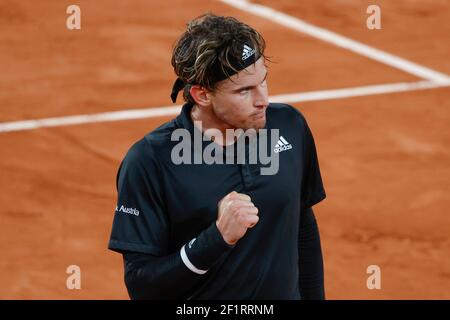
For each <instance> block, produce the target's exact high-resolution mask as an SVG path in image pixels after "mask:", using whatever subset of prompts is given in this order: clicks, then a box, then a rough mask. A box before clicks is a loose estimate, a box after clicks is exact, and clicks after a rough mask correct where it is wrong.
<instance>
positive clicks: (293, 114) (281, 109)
mask: <svg viewBox="0 0 450 320" xmlns="http://www.w3.org/2000/svg"><path fill="white" fill-rule="evenodd" d="M267 112H268V117H269V119H270V120H271V121H272V122H273V124H275V125H280V124H284V125H287V124H292V125H297V126H298V125H301V126H303V125H304V124H305V123H306V120H305V117H304V116H303V114H302V113H301V111H300V110H299V109H297V108H294V107H293V106H291V105H289V104H286V103H270V104H269V107H268V108H267Z"/></svg>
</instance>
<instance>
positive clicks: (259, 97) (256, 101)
mask: <svg viewBox="0 0 450 320" xmlns="http://www.w3.org/2000/svg"><path fill="white" fill-rule="evenodd" d="M253 105H254V106H255V107H259V108H265V107H267V106H268V105H269V95H268V93H267V88H266V87H264V88H261V87H257V88H256V90H255V91H254V95H253Z"/></svg>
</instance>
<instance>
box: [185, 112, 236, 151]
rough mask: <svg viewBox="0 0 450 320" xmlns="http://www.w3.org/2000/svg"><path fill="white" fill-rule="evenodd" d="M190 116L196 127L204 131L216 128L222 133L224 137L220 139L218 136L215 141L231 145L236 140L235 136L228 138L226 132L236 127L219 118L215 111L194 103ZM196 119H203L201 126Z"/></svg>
mask: <svg viewBox="0 0 450 320" xmlns="http://www.w3.org/2000/svg"><path fill="white" fill-rule="evenodd" d="M190 116H191V119H192V122H193V123H194V126H196V128H197V129H199V130H201V131H202V132H203V133H204V132H205V131H206V130H208V129H216V130H219V131H220V132H221V133H222V137H223V139H220V137H216V139H214V140H213V141H214V143H217V144H218V145H221V146H223V145H231V144H233V143H234V142H235V138H234V136H233V137H228V138H227V134H226V130H227V129H235V128H234V127H232V126H231V125H229V124H228V123H226V122H223V121H221V120H220V119H218V118H217V116H216V115H215V114H214V112H213V111H211V112H205V110H202V109H201V108H200V107H199V106H197V105H194V106H193V107H192V109H191V114H190ZM196 121H201V128H200V127H199V126H198V125H196Z"/></svg>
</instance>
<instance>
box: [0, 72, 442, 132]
mask: <svg viewBox="0 0 450 320" xmlns="http://www.w3.org/2000/svg"><path fill="white" fill-rule="evenodd" d="M446 86H450V82H447V83H436V82H432V81H425V80H424V81H418V82H406V83H391V84H382V85H372V86H364V87H354V88H344V89H333V90H319V91H310V92H300V93H292V94H282V95H276V96H271V97H269V100H270V101H271V102H280V103H295V102H304V101H320V100H329V99H342V98H350V97H358V96H367V95H374V94H385V93H394V92H404V91H414V90H423V89H432V88H439V87H446ZM180 110H181V106H180V105H177V106H165V107H154V108H146V109H130V110H123V111H113V112H103V113H96V114H87V115H76V116H65V117H55V118H45V119H37V120H23V121H13V122H3V123H0V133H1V132H12V131H24V130H33V129H39V128H46V127H60V126H68V125H79V124H86V123H96V122H107V121H121V120H134V119H144V118H157V117H162V116H173V115H178V114H179V113H180Z"/></svg>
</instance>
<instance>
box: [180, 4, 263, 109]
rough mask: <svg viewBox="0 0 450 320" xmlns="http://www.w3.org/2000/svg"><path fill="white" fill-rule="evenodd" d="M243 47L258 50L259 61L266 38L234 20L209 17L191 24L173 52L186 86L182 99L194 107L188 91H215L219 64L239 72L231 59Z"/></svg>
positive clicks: (198, 19)
mask: <svg viewBox="0 0 450 320" xmlns="http://www.w3.org/2000/svg"><path fill="white" fill-rule="evenodd" d="M242 43H247V44H249V45H250V46H251V47H252V48H254V49H256V52H257V53H258V55H259V57H261V56H262V57H264V60H265V61H267V60H268V58H267V57H266V56H265V55H264V51H265V48H266V43H265V41H264V38H263V37H262V36H261V35H260V34H259V33H258V32H257V31H256V30H255V29H253V28H252V27H250V26H248V25H247V24H245V23H243V22H240V21H239V20H237V19H236V18H233V17H223V16H216V15H214V14H212V13H207V14H204V15H202V16H199V17H197V18H195V19H193V20H191V21H190V22H189V23H188V24H187V28H186V31H185V32H184V33H183V34H182V35H181V37H180V38H179V39H178V40H177V41H176V43H175V45H174V48H173V52H172V66H173V69H174V71H175V73H176V75H177V76H178V78H180V79H181V80H183V81H184V83H186V86H185V87H184V92H183V97H184V99H185V100H186V101H188V102H191V103H195V102H194V99H193V98H192V97H191V95H190V93H189V90H190V87H191V86H192V85H200V86H202V87H204V88H206V89H208V90H211V91H214V89H216V84H217V82H218V80H217V78H216V75H215V73H214V65H216V66H217V63H218V64H219V66H220V67H221V68H222V70H223V72H225V74H228V73H226V70H230V69H232V70H235V71H237V70H236V69H235V68H234V67H233V66H232V65H231V63H230V57H235V58H239V57H240V55H241V54H242Z"/></svg>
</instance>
